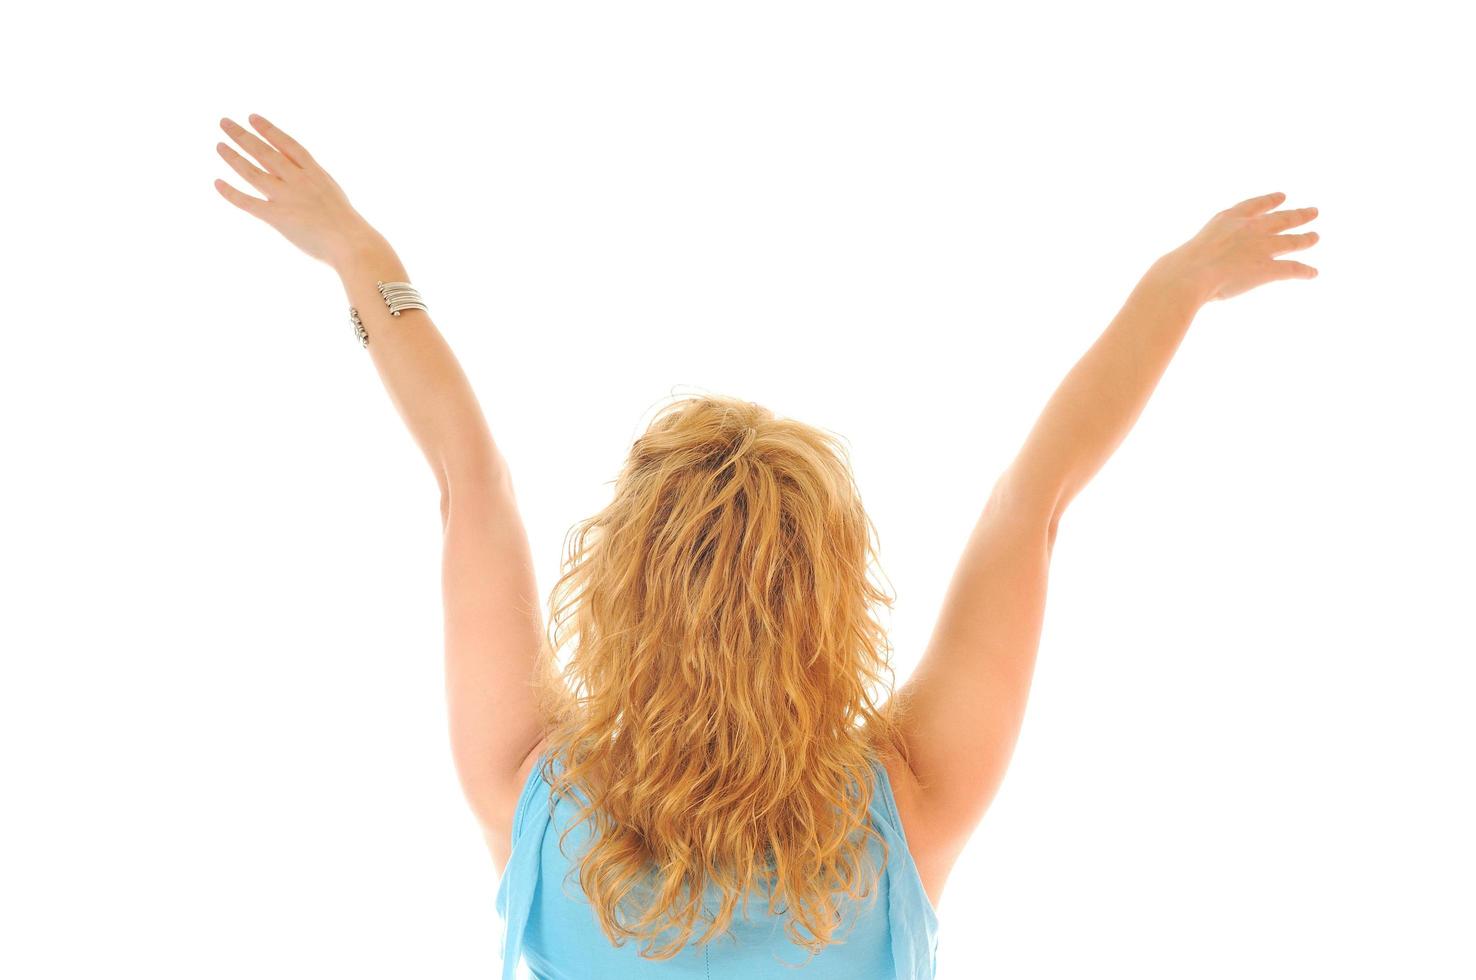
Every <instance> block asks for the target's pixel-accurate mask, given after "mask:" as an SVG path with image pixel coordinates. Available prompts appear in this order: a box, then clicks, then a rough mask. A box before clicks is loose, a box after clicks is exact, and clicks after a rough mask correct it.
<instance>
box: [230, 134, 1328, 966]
mask: <svg viewBox="0 0 1476 980" xmlns="http://www.w3.org/2000/svg"><path fill="white" fill-rule="evenodd" d="M250 121H251V123H252V125H253V127H254V128H255V130H256V132H255V133H253V132H251V131H250V130H247V129H245V128H243V127H241V126H239V125H237V124H236V123H235V122H233V121H231V120H230V119H223V120H221V126H222V128H223V129H224V130H225V131H226V133H227V134H228V135H229V136H230V137H231V138H232V139H233V140H234V141H235V142H236V143H237V144H239V145H240V147H241V148H242V149H243V150H244V151H245V152H246V153H247V154H249V157H250V158H249V159H248V157H246V156H243V155H242V154H241V153H239V152H237V151H236V150H235V149H233V148H232V147H231V146H229V145H227V144H225V143H219V144H218V145H217V148H218V150H219V152H220V154H221V155H222V156H223V157H224V158H225V160H226V162H227V163H229V164H230V166H231V167H232V168H233V169H234V170H235V171H236V173H238V174H239V175H240V176H241V178H242V179H243V180H245V181H246V182H247V183H248V184H250V185H251V186H252V187H254V188H255V189H256V190H257V191H258V192H260V194H261V195H262V196H261V197H253V196H250V195H248V194H245V193H242V192H241V191H240V190H238V189H236V188H234V187H232V186H231V185H230V184H228V183H226V182H225V181H219V180H218V181H216V182H215V186H216V188H217V189H218V190H219V192H220V193H221V195H222V196H224V197H225V199H226V200H227V201H229V202H231V203H232V204H234V205H236V206H237V207H239V208H240V209H242V210H243V211H246V212H247V213H248V214H252V215H254V216H256V217H258V218H261V219H262V220H264V221H266V222H268V223H269V224H271V225H272V226H273V227H274V228H276V229H277V230H278V231H280V232H281V233H282V234H283V235H284V236H285V237H286V238H287V239H288V240H289V241H291V242H292V243H293V244H295V245H297V246H298V247H299V248H301V249H302V250H303V251H305V252H307V253H308V254H309V255H311V256H313V257H314V258H316V259H319V260H321V261H323V262H326V263H328V264H329V265H331V266H332V267H333V268H334V270H335V271H337V272H338V274H339V276H340V277H341V279H342V282H343V286H344V289H345V292H346V293H347V296H348V300H349V303H350V304H351V307H350V308H351V312H352V317H353V320H354V326H355V330H356V332H357V333H358V335H359V337H360V339H361V341H362V342H363V343H364V344H365V345H366V346H367V349H368V351H369V354H370V355H371V357H372V358H373V361H374V365H375V368H376V369H377V370H378V372H379V375H380V377H381V379H382V380H383V382H384V385H385V387H386V389H387V390H388V392H389V395H390V398H391V399H392V400H393V401H394V403H395V405H396V407H397V409H398V410H399V412H400V414H401V416H402V417H403V418H404V420H405V423H406V425H407V426H408V427H409V429H410V431H411V433H412V434H413V435H414V437H415V439H416V441H417V442H418V443H419V445H420V447H421V449H422V450H423V451H424V453H425V456H426V459H427V460H428V461H429V462H430V465H431V467H432V469H433V470H434V472H435V475H436V478H437V480H438V481H439V484H440V490H441V516H442V521H443V526H444V565H443V588H444V599H445V637H446V640H445V642H446V675H447V676H446V679H447V690H448V697H449V702H450V703H449V710H450V721H451V734H452V750H453V753H454V756H455V761H456V765H457V770H458V773H459V775H460V779H461V782H462V786H463V789H464V791H465V793H466V796H467V799H468V801H469V802H470V804H471V806H472V809H473V811H474V812H475V813H476V816H477V818H478V820H479V822H480V824H481V826H482V828H483V831H484V833H485V836H486V839H487V844H488V846H489V848H490V849H491V851H492V855H493V860H494V863H495V864H496V866H497V868H498V872H499V874H500V875H501V879H502V880H501V885H500V887H499V890H498V910H499V912H500V913H501V914H502V915H503V917H504V920H505V923H506V930H505V932H504V954H505V955H504V960H505V964H504V975H505V976H508V977H511V976H513V975H514V970H515V968H516V966H517V963H518V962H519V961H520V960H524V959H525V960H526V961H527V962H528V963H529V964H530V966H531V967H532V969H533V970H534V972H535V974H536V975H538V976H540V977H560V978H563V977H594V976H599V977H626V976H646V975H651V976H673V977H675V976H702V977H713V976H723V977H766V976H775V977H779V976H790V975H792V970H793V969H794V966H795V965H801V964H803V967H804V970H803V972H805V974H806V975H807V976H815V977H841V976H845V977H883V976H896V977H930V976H932V975H933V973H934V969H935V963H936V946H937V924H938V922H937V916H936V912H935V908H936V906H937V903H938V901H939V899H940V897H941V895H942V891H943V885H944V882H945V880H946V879H947V877H948V874H949V871H950V869H951V868H952V866H953V864H954V861H955V859H956V858H957V856H958V854H959V853H960V851H961V850H962V848H963V846H964V844H965V842H966V841H967V840H968V838H969V835H970V834H971V833H972V831H973V829H974V827H975V826H976V825H977V824H978V822H979V820H980V818H981V817H982V816H983V814H984V811H985V808H986V807H987V806H988V805H989V802H990V800H991V799H992V797H993V796H994V793H995V790H996V788H997V787H998V786H999V784H1000V780H1001V778H1002V777H1003V775H1004V772H1005V768H1006V765H1007V763H1008V761H1009V758H1010V755H1011V753H1012V751H1013V747H1014V744H1015V739H1016V735H1017V733H1018V731H1019V728H1020V723H1021V718H1022V715H1023V712H1024V709H1025V702H1026V696H1027V693H1028V691H1029V687H1030V678H1031V673H1032V670H1033V667H1034V661H1035V654H1036V648H1037V645H1038V641H1039V637H1040V629H1041V618H1042V614H1043V611H1044V604H1045V594H1046V579H1047V571H1048V567H1049V564H1050V557H1051V550H1052V546H1053V544H1054V542H1055V538H1056V529H1057V526H1058V524H1059V523H1060V520H1061V515H1062V513H1063V512H1064V511H1065V509H1066V507H1067V505H1068V504H1069V503H1070V502H1071V500H1072V499H1073V498H1074V497H1075V496H1076V495H1077V493H1078V492H1080V490H1081V488H1082V487H1083V486H1085V485H1086V483H1087V482H1088V481H1089V480H1090V479H1091V478H1092V476H1093V475H1095V473H1096V472H1097V471H1098V470H1099V469H1100V468H1101V466H1102V464H1103V463H1104V462H1106V460H1107V458H1108V457H1109V456H1110V455H1111V454H1112V452H1113V451H1114V450H1115V449H1116V447H1117V446H1118V444H1119V443H1120V442H1121V441H1122V439H1123V437H1124V436H1125V435H1126V434H1127V432H1128V430H1129V429H1130V428H1131V427H1132V425H1133V424H1134V422H1135V421H1136V419H1137V417H1138V415H1139V413H1140V412H1141V411H1142V409H1143V406H1144V404H1145V403H1146V402H1147V400H1148V397H1149V396H1150V394H1151V393H1152V391H1153V389H1154V388H1155V386H1156V385H1157V383H1158V380H1159V378H1160V377H1161V376H1162V374H1163V372H1164V370H1165V369H1166V368H1167V366H1168V363H1169V360H1170V359H1171V358H1172V357H1173V354H1174V352H1175V350H1176V349H1177V348H1178V345H1179V343H1180V341H1181V340H1182V339H1183V337H1184V334H1185V332H1186V331H1187V330H1188V328H1189V325H1190V323H1191V321H1192V320H1193V319H1194V315H1195V313H1196V311H1197V310H1198V309H1199V308H1200V307H1201V306H1202V305H1203V304H1205V303H1207V302H1209V301H1211V300H1216V299H1224V298H1227V297H1230V296H1235V295H1237V294H1239V293H1243V292H1245V291H1246V290H1249V289H1253V288H1254V287H1256V286H1259V285H1261V284H1263V283H1267V282H1270V281H1272V280H1275V279H1289V278H1310V277H1312V276H1315V275H1316V270H1314V269H1312V268H1311V267H1310V266H1307V265H1304V264H1302V263H1300V262H1296V261H1292V260H1288V259H1277V258H1276V256H1278V255H1281V254H1284V253H1287V252H1292V251H1295V250H1298V249H1304V248H1306V247H1308V246H1310V245H1312V244H1313V243H1314V242H1316V241H1317V233H1316V232H1305V233H1287V232H1288V231H1289V229H1292V228H1296V227H1298V226H1301V225H1303V224H1305V223H1306V222H1308V221H1310V220H1312V219H1313V218H1314V217H1316V214H1317V212H1316V209H1314V208H1300V209H1294V210H1279V211H1278V210H1273V209H1275V208H1277V207H1278V206H1279V205H1280V204H1281V203H1282V202H1283V201H1284V199H1285V196H1284V195H1282V194H1279V193H1278V194H1267V195H1264V196H1261V197H1256V198H1252V199H1250V200H1247V201H1243V202H1241V203H1240V204H1237V205H1235V206H1234V207H1231V208H1229V209H1227V210H1225V211H1222V212H1220V213H1219V214H1217V215H1215V216H1214V217H1213V218H1212V219H1210V221H1209V222H1208V223H1207V224H1206V225H1205V226H1204V227H1203V229H1202V230H1201V231H1200V232H1199V233H1198V234H1197V235H1195V236H1194V238H1192V239H1191V240H1190V241H1188V242H1186V243H1185V244H1183V245H1181V246H1179V247H1178V248H1175V249H1173V250H1172V251H1170V252H1168V253H1167V254H1165V255H1164V256H1163V257H1162V258H1160V259H1159V260H1158V261H1156V262H1154V263H1153V265H1152V266H1151V267H1150V268H1149V270H1148V271H1147V273H1146V274H1145V275H1144V276H1143V278H1142V280H1141V281H1140V282H1139V283H1138V284H1137V286H1136V288H1135V289H1134V290H1133V291H1132V293H1131V295H1130V296H1129V297H1128V299H1127V301H1126V303H1125V304H1124V306H1123V307H1122V309H1121V311H1120V312H1119V313H1118V314H1117V316H1116V318H1115V319H1113V321H1112V322H1111V323H1110V324H1109V325H1108V327H1107V329H1106V330H1105V331H1104V332H1103V334H1102V335H1101V337H1100V338H1099V339H1098V340H1097V341H1096V343H1094V344H1093V345H1092V347H1091V348H1090V349H1089V350H1088V351H1087V352H1086V354H1085V355H1084V356H1083V357H1082V358H1081V359H1080V361H1078V363H1077V364H1076V365H1075V366H1074V367H1073V368H1072V370H1071V371H1070V372H1069V373H1068V374H1067V375H1066V378H1065V380H1064V381H1063V382H1062V383H1061V385H1060V387H1059V388H1058V389H1057V390H1056V392H1055V393H1054V395H1053V396H1052V397H1051V399H1050V401H1049V402H1048V403H1047V405H1046V407H1045V410H1044V412H1043V413H1042V414H1041V416H1040V419H1039V421H1038V422H1037V423H1036V425H1035V426H1034V427H1033V429H1032V430H1031V431H1030V433H1029V435H1028V437H1027V438H1026V440H1025V443H1024V445H1023V447H1022V448H1021V450H1020V452H1019V454H1018V456H1017V457H1016V458H1015V460H1014V461H1013V462H1012V463H1011V464H1010V466H1009V467H1008V468H1007V469H1006V471H1005V472H1004V473H1003V474H1002V475H1001V476H1000V478H999V480H998V482H997V484H996V485H995V487H994V489H993V492H992V493H991V495H990V498H989V500H988V501H987V502H986V503H985V505H984V509H983V512H982V514H981V516H980V518H979V520H978V523H977V524H976V525H975V527H974V529H973V533H972V535H971V537H970V539H969V541H968V543H967V545H966V547H965V550H964V552H963V556H962V558H961V560H960V562H959V564H958V567H957V569H956V570H955V572H954V577H953V580H952V584H951V586H950V588H949V591H948V595H947V597H946V599H945V602H944V605H943V608H942V613H941V616H940V619H939V622H938V625H937V627H936V630H935V632H934V634H933V636H932V638H931V640H930V642H929V644H928V647H927V649H926V651H925V652H924V654H923V657H922V659H921V661H920V663H919V665H918V668H917V670H916V671H915V672H914V674H913V675H912V677H911V678H910V679H909V680H908V681H907V683H906V684H905V685H904V686H903V687H901V688H900V690H898V691H897V692H896V694H895V695H893V696H891V697H890V698H887V699H885V700H884V701H879V700H878V699H877V698H876V697H875V695H874V691H875V690H876V688H877V687H878V684H877V682H878V681H880V680H881V679H882V677H883V675H884V674H887V673H888V672H889V670H890V667H889V664H888V660H887V655H886V654H887V644H886V641H885V637H884V635H883V633H882V631H881V629H880V628H879V626H878V624H877V622H876V620H875V619H874V618H873V616H872V612H873V610H874V608H875V606H876V605H878V604H888V603H889V602H890V596H888V595H887V594H886V593H885V592H883V591H881V590H880V589H878V588H877V587H876V586H875V585H874V584H873V583H872V581H871V579H870V578H869V573H868V569H869V568H870V566H871V564H872V559H873V558H874V556H875V548H874V545H873V537H874V533H873V532H874V528H873V526H872V525H871V523H870V521H869V519H868V518H867V516H866V514H865V512H864V511H863V510H862V508H861V503H860V498H859V495H858V493H857V492H856V488H855V486H854V484H853V482H852V479H851V475H850V469H849V466H848V464H847V460H846V458H845V452H844V450H843V448H842V447H841V446H840V445H839V444H838V443H837V441H836V440H835V439H834V438H832V437H831V436H829V435H828V434H826V433H824V432H822V431H820V430H817V429H815V428H812V427H810V426H807V425H804V424H802V423H799V422H795V421H792V420H786V419H779V418H776V417H774V416H773V415H772V414H771V413H770V412H768V411H766V410H764V409H763V408H761V407H759V406H757V405H754V404H752V403H748V402H744V401H740V400H738V399H732V398H723V397H693V398H687V399H683V400H681V401H679V402H676V403H674V404H672V405H669V406H667V407H666V409H664V410H663V411H662V412H661V413H660V414H659V415H658V416H657V418H656V419H655V420H654V421H653V422H652V423H651V425H650V427H649V428H648V430H647V431H646V432H645V434H643V435H642V436H641V437H640V438H639V439H638V440H637V441H636V443H635V445H634V446H633V447H632V449H631V452H630V455H629V458H628V460H627V462H626V464H625V467H624V470H623V471H622V473H621V474H620V478H619V480H618V481H617V485H616V489H615V493H614V499H613V500H612V502H611V503H610V504H609V506H607V507H606V508H605V509H604V510H603V511H601V512H600V513H599V514H597V515H595V516H594V517H591V518H590V519H588V520H586V521H584V522H582V524H581V525H579V526H578V528H577V529H576V533H574V534H572V535H571V540H570V544H571V547H570V549H569V554H568V555H567V557H566V562H565V566H564V571H563V574H562V575H561V577H560V579H559V581H558V582H557V583H556V585H555V587H554V590H553V594H552V596H551V599H550V603H549V605H550V616H549V619H548V620H547V623H545V622H543V621H542V619H541V617H540V614H539V613H538V611H537V610H538V609H539V606H540V603H539V598H538V595H537V590H536V586H535V583H534V579H533V572H532V562H531V560H530V557H529V550H528V543H527V539H526V535H525V533H524V530H523V527H522V523H521V521H520V519H519V516H518V510H517V504H516V501H515V498H514V494H513V486H512V482H511V479H510V476H509V471H508V466H507V462H506V461H505V460H504V459H503V458H502V456H501V454H500V453H499V451H498V448H497V446H496V444H495V443H494V441H493V439H492V436H491V433H490V432H489V431H488V428H487V424H486V421H485V420H484V418H483V416H482V413H481V410H480V408H479V407H478V404H477V401H476V398H475V396H474V395H473V393H472V389H471V386H470V385H469V384H468V382H467V379H466V377H465V375H464V374H463V373H462V371H461V368H460V365H459V364H458V363H457V361H456V358H455V357H454V355H453V354H452V352H451V350H450V349H449V348H448V347H447V345H446V343H445V341H444V340H443V338H442V337H441V335H440V334H439V333H438V332H437V330H436V328H435V326H434V324H433V323H432V321H431V318H430V315H429V313H428V311H427V308H426V304H424V303H423V302H417V301H418V300H419V295H418V293H417V292H416V291H415V289H414V287H413V286H411V285H409V284H408V276H407V274H406V271H405V267H404V266H403V265H402V264H401V262H400V260H399V258H398V257H397V256H396V254H395V252H394V250H393V249H392V248H391V247H390V245H389V243H388V242H387V241H386V240H385V239H384V238H383V237H382V236H381V235H379V234H378V233H377V232H376V231H375V230H374V229H373V227H372V226H371V225H370V224H369V223H368V222H367V221H366V220H365V219H364V218H363V217H362V216H361V215H360V214H359V213H358V212H357V211H355V209H354V208H353V207H352V206H351V205H350V204H349V201H348V199H347V198H346V196H345V195H344V193H343V191H342V189H341V188H339V186H338V184H337V183H336V182H335V181H334V180H333V179H332V178H331V177H330V176H329V175H328V174H327V173H326V172H325V171H324V169H323V168H322V167H321V166H320V165H319V164H318V163H317V162H316V161H315V160H314V159H313V158H312V156H311V155H310V154H309V153H308V152H307V151H306V150H305V149H304V148H303V147H302V145H301V144H300V143H298V142H297V141H296V140H294V139H292V138H291V137H290V136H288V135H287V134H286V133H284V132H282V131H281V130H280V129H278V128H277V127H276V126H274V125H272V124H271V123H270V122H268V121H267V120H266V119H263V118H262V117H260V116H256V115H253V116H251V117H250ZM381 286H383V288H381ZM565 648H567V649H568V651H569V656H568V658H567V662H566V663H565V664H564V665H563V666H562V667H560V666H559V665H558V662H557V660H556V658H555V652H556V651H559V650H561V649H565ZM540 881H541V883H542V885H543V887H537V886H538V885H539V884H540ZM632 940H633V941H632ZM786 964H789V965H786Z"/></svg>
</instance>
